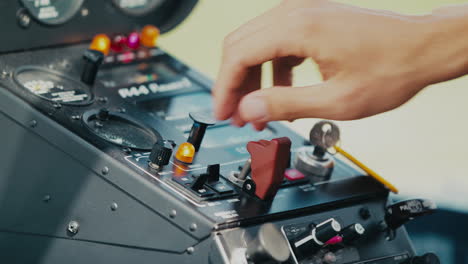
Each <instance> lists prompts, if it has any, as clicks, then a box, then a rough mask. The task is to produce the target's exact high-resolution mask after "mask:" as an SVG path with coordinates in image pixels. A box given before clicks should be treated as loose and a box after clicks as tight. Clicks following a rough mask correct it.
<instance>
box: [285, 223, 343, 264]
mask: <svg viewBox="0 0 468 264" xmlns="http://www.w3.org/2000/svg"><path fill="white" fill-rule="evenodd" d="M340 231H341V225H340V223H339V222H338V221H336V220H335V219H334V218H330V219H328V220H326V221H324V222H322V223H320V224H318V225H317V226H315V227H313V228H312V229H311V230H308V231H306V232H304V233H302V234H300V235H299V236H298V237H297V238H296V239H295V240H294V243H293V246H294V251H295V252H296V256H297V257H298V258H299V259H304V258H306V257H308V256H310V255H312V254H314V253H315V252H317V251H318V250H319V249H321V248H322V247H323V246H324V245H325V243H326V242H327V241H328V240H330V239H331V238H333V237H335V236H337V235H338V234H339V233H340Z"/></svg>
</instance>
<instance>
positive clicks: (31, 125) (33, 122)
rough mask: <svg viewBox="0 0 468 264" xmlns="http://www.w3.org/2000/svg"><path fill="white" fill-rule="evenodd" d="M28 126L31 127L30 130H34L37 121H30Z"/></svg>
mask: <svg viewBox="0 0 468 264" xmlns="http://www.w3.org/2000/svg"><path fill="white" fill-rule="evenodd" d="M29 126H30V127H32V128H35V127H36V126H37V121H36V120H31V121H30V122H29Z"/></svg>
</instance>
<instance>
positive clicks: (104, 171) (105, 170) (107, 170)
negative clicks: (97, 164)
mask: <svg viewBox="0 0 468 264" xmlns="http://www.w3.org/2000/svg"><path fill="white" fill-rule="evenodd" d="M101 172H102V174H103V175H107V174H109V167H104V168H102V171H101Z"/></svg>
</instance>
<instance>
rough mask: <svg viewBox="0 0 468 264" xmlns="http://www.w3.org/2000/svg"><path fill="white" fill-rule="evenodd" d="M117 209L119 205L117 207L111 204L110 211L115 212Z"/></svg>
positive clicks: (115, 204) (114, 203)
mask: <svg viewBox="0 0 468 264" xmlns="http://www.w3.org/2000/svg"><path fill="white" fill-rule="evenodd" d="M118 208H119V205H118V204H117V203H116V202H113V203H112V204H111V210H112V211H116V210H117V209H118Z"/></svg>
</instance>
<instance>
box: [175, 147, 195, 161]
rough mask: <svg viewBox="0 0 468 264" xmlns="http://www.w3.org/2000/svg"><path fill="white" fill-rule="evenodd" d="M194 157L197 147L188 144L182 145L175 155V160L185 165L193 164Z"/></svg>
mask: <svg viewBox="0 0 468 264" xmlns="http://www.w3.org/2000/svg"><path fill="white" fill-rule="evenodd" d="M194 156H195V147H194V146H193V145H192V144H190V143H188V142H185V143H182V144H180V146H179V148H178V149H177V152H176V154H175V158H176V159H177V160H179V161H182V162H184V163H192V161H193V158H194Z"/></svg>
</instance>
